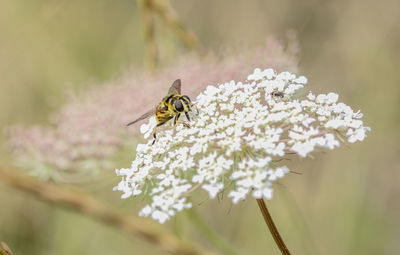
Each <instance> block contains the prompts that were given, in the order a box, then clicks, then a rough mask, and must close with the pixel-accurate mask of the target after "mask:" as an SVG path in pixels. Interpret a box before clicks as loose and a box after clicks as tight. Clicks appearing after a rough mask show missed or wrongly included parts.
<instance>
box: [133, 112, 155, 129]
mask: <svg viewBox="0 0 400 255" xmlns="http://www.w3.org/2000/svg"><path fill="white" fill-rule="evenodd" d="M155 113H156V109H151V110H150V111H148V112H146V113H145V114H143V115H142V116H140V117H139V118H137V119H136V120H134V121H132V122H129V123H128V124H126V126H130V125H132V124H135V123H136V122H138V121H139V120H144V119H147V118H148V117H150V116H151V115H154V114H155Z"/></svg>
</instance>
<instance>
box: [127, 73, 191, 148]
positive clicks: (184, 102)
mask: <svg viewBox="0 0 400 255" xmlns="http://www.w3.org/2000/svg"><path fill="white" fill-rule="evenodd" d="M193 106H194V107H195V108H196V110H197V107H196V106H195V105H194V104H192V102H191V101H190V98H189V97H188V96H186V95H181V80H180V79H177V80H175V81H174V82H173V83H172V85H171V87H170V88H169V90H168V94H167V96H165V97H164V98H163V99H162V100H161V102H160V103H159V104H158V105H157V106H156V107H155V108H153V109H151V110H149V111H148V112H146V113H145V114H143V115H142V116H140V117H139V118H137V119H136V120H134V121H132V122H129V123H128V124H127V125H126V126H130V125H132V124H134V123H136V122H138V121H140V120H143V119H147V118H149V117H150V116H152V115H155V117H156V121H157V125H156V126H155V127H154V129H153V137H154V141H153V143H152V144H154V142H155V141H156V133H157V127H159V126H161V125H163V124H165V123H166V122H167V121H169V120H170V119H172V118H174V128H175V127H176V124H179V123H181V124H183V125H184V126H185V127H188V128H189V127H190V125H189V124H188V123H185V122H181V121H179V117H180V116H181V114H185V116H186V118H187V119H188V120H189V121H190V117H189V111H191V110H192V107H193Z"/></svg>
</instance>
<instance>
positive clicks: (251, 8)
mask: <svg viewBox="0 0 400 255" xmlns="http://www.w3.org/2000/svg"><path fill="white" fill-rule="evenodd" d="M171 5H172V7H173V8H174V10H175V11H176V14H177V16H178V17H179V19H180V20H181V22H182V23H183V24H184V25H185V26H186V27H187V28H188V29H190V30H191V31H192V32H193V33H194V34H195V35H196V36H197V38H198V40H199V42H200V43H201V45H202V47H203V50H204V51H205V52H218V51H219V50H221V48H229V47H237V46H238V45H246V47H248V48H252V47H260V46H262V45H264V42H265V40H266V38H268V37H270V36H274V37H275V38H278V40H280V41H282V43H283V44H284V43H285V42H286V41H287V36H286V35H287V33H288V31H292V32H293V31H294V32H295V33H296V34H297V40H298V44H299V52H300V53H299V63H298V68H297V70H298V73H299V74H302V75H305V76H307V78H308V80H309V87H308V88H309V89H311V90H313V91H314V92H315V93H327V92H331V91H334V92H337V93H339V95H340V101H343V102H344V103H346V104H348V105H350V106H351V107H352V108H353V109H355V110H358V109H361V110H362V112H363V113H364V121H365V123H366V125H367V126H370V127H371V129H372V131H371V132H370V133H368V137H367V139H366V140H365V141H364V142H362V143H356V144H352V145H351V147H346V146H342V147H340V148H339V149H336V150H334V151H332V152H329V153H324V154H319V155H314V156H315V159H313V160H311V159H307V160H299V161H296V162H291V163H290V167H291V168H293V169H299V170H302V171H301V172H302V173H303V174H302V175H288V176H287V177H285V179H284V180H282V183H281V185H276V187H275V190H276V191H275V196H274V199H273V200H272V201H270V202H269V203H268V205H269V207H270V210H271V213H272V216H273V217H274V219H275V221H276V224H277V226H278V228H279V229H280V231H281V234H282V235H283V238H284V240H285V241H286V244H287V245H288V247H289V248H290V250H291V251H292V254H399V253H400V243H399V240H400V217H399V215H400V214H399V213H400V201H399V197H400V185H399V184H398V183H399V181H400V158H399V155H400V134H399V128H400V125H399V124H400V72H399V70H398V69H399V66H400V46H399V45H400V11H399V10H400V2H399V1H395V0H387V1H372V0H351V1H322V0H304V1H295V0H283V1H271V0H267V1H263V0H251V1H237V0H234V1H228V0H223V1H222V0H221V1H211V0H203V1H195V0H174V1H171ZM0 6H1V8H0V89H1V93H0V126H1V127H2V130H3V131H6V128H7V127H8V126H12V125H15V124H22V125H26V126H31V125H47V124H48V122H49V120H48V119H49V116H50V115H51V114H52V113H55V112H57V110H59V109H60V108H61V107H62V106H63V105H64V104H65V103H68V100H67V98H68V97H66V94H67V92H68V91H71V90H73V91H76V93H79V92H80V91H85V90H86V89H87V88H88V87H91V88H93V86H96V84H99V85H98V86H102V85H101V84H105V83H108V82H110V81H113V80H115V79H118V77H120V76H121V75H122V74H124V73H125V72H126V70H127V69H129V68H134V69H137V70H145V68H146V66H147V64H146V63H147V62H148V60H146V58H147V57H146V47H145V38H144V33H143V22H142V21H143V19H142V12H141V8H140V6H139V5H138V2H137V1H134V0H120V1H110V0H86V1H76V0H69V1H66V0H60V1H50V0H34V1H26V0H0ZM155 22H156V30H155V35H156V40H155V41H156V43H157V47H158V51H159V59H160V64H159V65H160V66H161V68H162V66H168V63H170V61H171V60H173V59H177V58H179V56H180V55H181V54H183V52H186V51H187V50H186V49H185V47H184V44H183V43H182V42H180V41H179V39H178V38H177V37H176V36H175V35H174V33H173V32H172V31H170V30H168V29H166V28H165V26H164V25H163V24H162V22H161V21H160V20H159V19H156V20H155ZM155 72H157V70H156V71H155ZM204 76H207V73H204ZM221 82H222V81H221ZM143 86H151V85H150V84H146V85H143ZM151 89H153V88H151ZM156 89H157V88H154V90H156ZM150 91H151V90H150ZM149 96H151V95H149ZM4 133H5V132H4ZM0 139H1V142H2V144H4V146H2V148H1V154H0V157H1V164H2V165H13V161H14V160H15V158H14V157H13V155H12V154H10V152H9V150H8V148H7V146H6V143H7V136H6V135H2V136H1V138H0ZM131 154H133V153H131ZM132 156H133V155H130V157H129V158H127V159H125V160H123V161H122V163H121V161H120V165H117V166H112V167H110V172H111V174H108V175H106V176H107V178H106V181H104V179H103V180H102V181H98V180H97V181H96V182H93V183H92V184H90V185H85V186H84V187H81V188H83V189H85V190H87V191H89V192H91V193H92V194H95V195H96V196H97V197H100V198H101V199H103V200H106V201H109V202H110V204H113V206H115V207H116V208H119V209H118V210H121V211H125V212H126V213H132V214H134V215H135V216H136V214H137V210H138V209H139V208H140V207H141V205H137V204H136V202H135V201H134V200H129V199H128V200H126V201H125V200H124V201H122V200H120V198H119V197H120V194H119V193H117V192H112V191H111V189H112V187H113V186H114V185H115V184H117V183H118V182H119V178H118V177H116V176H115V175H114V174H113V173H114V168H116V167H117V168H119V167H123V166H128V165H129V164H130V161H131V160H132ZM121 164H122V165H121ZM195 209H196V210H197V211H198V214H199V215H200V216H201V217H202V218H203V221H204V222H207V223H208V224H209V225H210V226H212V228H213V229H214V230H215V231H216V232H217V233H218V234H219V235H220V236H221V237H222V238H223V239H225V240H226V241H227V243H229V244H230V246H232V247H233V248H234V249H235V250H236V251H237V253H238V254H280V252H279V250H278V248H277V247H276V245H275V244H274V242H273V239H272V238H271V236H270V234H269V232H268V231H267V229H266V227H265V224H264V222H263V220H262V217H261V214H260V212H259V210H258V207H257V205H256V202H255V201H252V200H251V199H248V200H246V201H245V202H242V203H239V205H235V206H233V207H232V208H230V203H229V201H228V199H226V200H224V201H222V202H218V201H217V200H208V201H205V202H204V203H201V205H199V206H196V208H195ZM116 210H117V209H116ZM189 218H190V216H188V215H186V214H185V213H181V214H179V215H178V216H177V218H176V219H174V220H172V221H170V222H169V223H167V224H166V225H165V226H163V227H165V228H167V229H170V230H171V231H173V232H175V233H176V234H177V236H179V238H181V239H183V240H186V241H189V242H193V243H196V244H197V245H200V246H203V247H206V248H209V249H211V250H216V248H215V247H214V246H213V245H212V244H210V243H209V242H208V241H207V240H206V238H204V237H203V236H202V235H201V233H199V231H198V230H197V227H196V225H195V224H193V223H192V222H191V220H190V219H189ZM1 240H2V241H5V242H7V244H8V245H9V246H10V248H11V249H12V250H13V251H14V253H15V254H31V255H34V254H49V255H50V254H60V255H62V254H121V255H122V254H167V253H166V252H164V251H163V250H161V249H160V248H157V247H154V246H152V245H151V244H149V243H147V242H145V241H143V240H141V239H133V238H130V237H127V236H126V235H124V234H122V233H120V232H119V231H118V230H116V229H114V228H111V227H109V226H106V225H104V224H102V223H100V222H98V221H95V220H93V219H91V218H89V217H86V216H84V215H82V214H80V213H77V212H74V211H69V210H65V209H62V208H60V207H58V206H56V205H50V204H47V203H44V202H42V201H40V200H38V199H37V198H36V197H35V196H32V195H31V194H27V193H25V192H21V191H18V190H16V189H14V188H12V187H8V186H6V185H5V184H3V183H2V182H1V181H0V241H1Z"/></svg>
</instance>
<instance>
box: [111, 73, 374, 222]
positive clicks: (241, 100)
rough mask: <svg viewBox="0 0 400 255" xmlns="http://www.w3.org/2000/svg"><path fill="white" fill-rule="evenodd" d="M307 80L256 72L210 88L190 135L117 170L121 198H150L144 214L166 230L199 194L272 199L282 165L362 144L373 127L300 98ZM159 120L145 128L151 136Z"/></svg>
mask: <svg viewBox="0 0 400 255" xmlns="http://www.w3.org/2000/svg"><path fill="white" fill-rule="evenodd" d="M306 83H307V79H306V78H305V77H304V76H300V77H296V75H294V74H291V73H289V72H282V73H279V74H277V73H276V72H275V71H274V70H272V69H266V70H263V71H262V70H260V69H255V70H254V73H253V74H251V75H249V76H248V78H247V81H246V82H245V83H242V82H237V83H236V82H234V81H231V82H228V83H224V84H221V85H219V86H218V87H215V86H208V87H207V89H206V90H205V91H204V92H202V93H201V94H200V95H199V96H198V97H197V99H196V101H195V104H196V106H197V108H198V109H200V110H199V112H198V113H197V114H196V115H195V116H194V118H192V121H191V122H190V128H187V127H184V126H183V125H178V126H177V127H176V130H174V129H173V128H172V127H171V125H170V126H169V127H170V128H167V129H164V130H160V131H158V132H157V140H156V142H155V143H154V145H152V142H153V141H152V140H149V142H148V143H146V144H139V145H138V147H137V150H136V158H135V160H134V161H133V162H132V166H131V167H130V168H127V169H120V170H117V175H119V176H122V181H121V182H120V183H119V184H118V186H116V187H115V190H120V191H122V192H123V193H124V194H123V195H122V198H127V197H129V196H136V195H138V194H141V193H142V192H145V191H146V194H147V195H149V196H150V197H151V199H152V201H151V203H150V204H148V205H146V206H145V207H144V208H143V209H142V210H141V212H140V215H142V216H151V217H152V218H153V219H155V220H158V221H159V222H160V223H164V222H165V221H166V220H168V219H169V218H170V217H171V216H173V215H175V213H176V212H178V211H181V210H183V209H184V208H189V207H191V203H190V201H188V194H189V193H190V192H192V191H193V190H195V189H196V188H198V187H201V188H202V189H203V190H205V191H207V192H208V195H209V197H210V198H215V197H216V196H217V194H218V193H220V192H227V194H228V196H229V197H231V198H232V201H233V203H237V202H238V201H240V200H243V199H245V198H246V196H247V195H248V194H249V193H251V195H252V196H253V197H255V198H266V199H271V198H272V195H273V190H272V183H273V182H274V181H275V180H277V179H279V178H282V177H283V176H284V175H285V174H286V173H288V172H289V169H288V168H287V167H286V166H279V165H278V164H277V163H278V161H279V159H281V158H282V157H283V156H284V155H285V154H287V153H295V154H297V155H299V156H301V157H306V156H307V155H308V154H309V153H310V152H312V151H314V150H315V149H316V148H317V147H321V148H329V149H333V148H335V147H337V146H339V140H342V141H345V140H347V141H348V142H350V143H353V142H356V141H362V140H363V139H364V138H365V133H366V131H368V130H369V128H368V127H364V125H363V122H362V120H360V118H361V117H362V114H361V113H360V112H353V110H352V109H351V108H350V107H349V106H347V105H345V104H343V103H337V100H338V95H337V94H335V93H329V94H327V95H323V94H322V95H318V96H315V95H313V94H312V93H311V92H310V93H309V94H308V96H307V97H303V98H301V97H299V96H298V95H297V91H298V90H299V89H301V88H303V87H304V85H305V84H306ZM155 124H156V123H155V119H154V118H152V119H150V121H149V123H148V124H144V125H142V127H141V131H142V133H145V137H148V136H149V134H150V133H151V131H152V128H153V127H154V126H155Z"/></svg>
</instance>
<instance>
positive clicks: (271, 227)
mask: <svg viewBox="0 0 400 255" xmlns="http://www.w3.org/2000/svg"><path fill="white" fill-rule="evenodd" d="M256 200H257V203H258V206H259V207H260V210H261V213H262V215H263V217H264V220H265V223H267V226H268V228H269V231H270V232H271V234H272V237H273V238H274V240H275V243H276V245H278V247H279V249H280V250H281V252H282V254H284V255H290V252H289V250H288V248H287V247H286V245H285V243H284V242H283V240H282V237H281V235H280V234H279V232H278V229H277V228H276V226H275V223H274V221H273V220H272V217H271V215H270V214H269V211H268V209H267V205H266V204H265V202H264V199H262V198H260V199H256Z"/></svg>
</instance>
